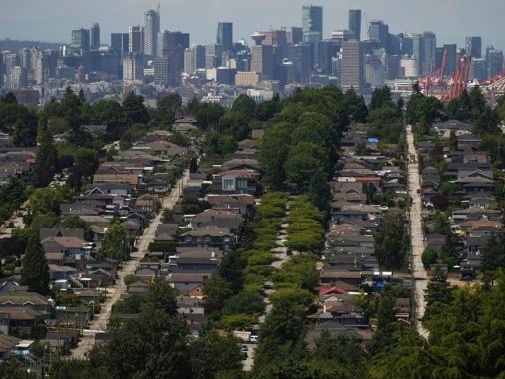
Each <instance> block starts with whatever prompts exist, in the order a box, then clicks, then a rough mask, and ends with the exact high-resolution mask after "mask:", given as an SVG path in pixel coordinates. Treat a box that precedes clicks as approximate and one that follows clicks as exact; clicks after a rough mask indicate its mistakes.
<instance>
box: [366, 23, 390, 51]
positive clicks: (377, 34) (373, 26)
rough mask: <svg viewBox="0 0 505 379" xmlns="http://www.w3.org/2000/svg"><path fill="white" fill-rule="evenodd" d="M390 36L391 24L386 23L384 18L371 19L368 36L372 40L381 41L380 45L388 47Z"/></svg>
mask: <svg viewBox="0 0 505 379" xmlns="http://www.w3.org/2000/svg"><path fill="white" fill-rule="evenodd" d="M388 36H389V25H387V24H385V23H384V21H382V20H372V21H370V26H369V28H368V38H369V39H371V40H375V41H379V43H380V47H384V48H386V47H387V43H388Z"/></svg>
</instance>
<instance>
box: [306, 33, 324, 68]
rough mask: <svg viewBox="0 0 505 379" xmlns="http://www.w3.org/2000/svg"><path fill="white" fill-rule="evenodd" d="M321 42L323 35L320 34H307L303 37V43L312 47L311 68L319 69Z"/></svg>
mask: <svg viewBox="0 0 505 379" xmlns="http://www.w3.org/2000/svg"><path fill="white" fill-rule="evenodd" d="M320 41H321V34H319V32H307V33H305V34H304V35H303V42H305V43H308V44H309V45H310V61H311V68H317V67H316V66H317V63H318V58H319V42H320Z"/></svg>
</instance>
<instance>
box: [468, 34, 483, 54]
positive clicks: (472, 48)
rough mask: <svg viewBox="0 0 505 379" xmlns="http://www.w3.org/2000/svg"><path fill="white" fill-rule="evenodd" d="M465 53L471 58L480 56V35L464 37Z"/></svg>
mask: <svg viewBox="0 0 505 379" xmlns="http://www.w3.org/2000/svg"><path fill="white" fill-rule="evenodd" d="M465 49H466V55H467V56H469V57H472V58H477V59H478V58H482V38H481V37H466V38H465Z"/></svg>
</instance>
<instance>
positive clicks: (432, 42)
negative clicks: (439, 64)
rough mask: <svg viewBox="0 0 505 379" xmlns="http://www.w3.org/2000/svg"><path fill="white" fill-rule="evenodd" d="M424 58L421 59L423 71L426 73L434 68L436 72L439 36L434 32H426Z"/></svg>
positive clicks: (424, 34) (433, 70)
mask: <svg viewBox="0 0 505 379" xmlns="http://www.w3.org/2000/svg"><path fill="white" fill-rule="evenodd" d="M422 38H423V51H424V52H423V59H422V61H421V73H422V74H423V75H426V74H428V73H429V72H430V70H432V72H435V49H436V48H437V36H436V35H435V33H433V32H424V33H423V35H422Z"/></svg>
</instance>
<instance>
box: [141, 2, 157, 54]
mask: <svg viewBox="0 0 505 379" xmlns="http://www.w3.org/2000/svg"><path fill="white" fill-rule="evenodd" d="M144 21H145V25H144V54H145V55H147V56H149V57H156V56H157V52H158V49H157V43H158V33H159V32H160V14H159V12H158V11H156V10H154V9H150V10H148V11H147V12H146V13H145V14H144Z"/></svg>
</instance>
